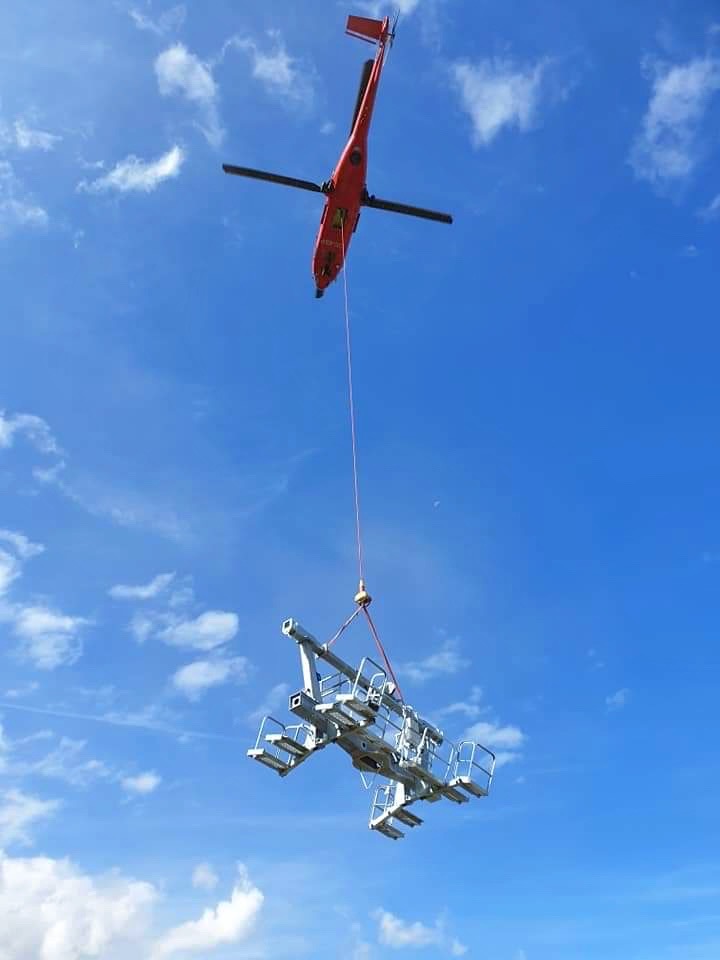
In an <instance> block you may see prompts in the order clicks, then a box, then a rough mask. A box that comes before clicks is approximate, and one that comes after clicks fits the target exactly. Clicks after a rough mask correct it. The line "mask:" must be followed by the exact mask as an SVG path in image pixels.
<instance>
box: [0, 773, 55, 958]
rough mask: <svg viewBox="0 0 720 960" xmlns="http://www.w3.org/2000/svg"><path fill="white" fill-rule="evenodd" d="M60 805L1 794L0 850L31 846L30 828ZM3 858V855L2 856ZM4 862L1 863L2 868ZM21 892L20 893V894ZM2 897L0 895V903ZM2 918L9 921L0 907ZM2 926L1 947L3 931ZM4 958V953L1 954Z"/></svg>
mask: <svg viewBox="0 0 720 960" xmlns="http://www.w3.org/2000/svg"><path fill="white" fill-rule="evenodd" d="M59 806H60V804H59V803H58V801H57V800H38V798H37V797H31V796H28V794H26V793H22V792H21V791H20V790H6V791H4V793H2V794H0V850H2V848H3V847H7V846H10V845H11V844H13V843H17V844H21V845H25V846H27V845H29V844H30V842H31V839H30V835H29V833H28V828H29V827H30V826H31V825H32V824H34V823H35V822H36V821H37V820H44V819H46V818H47V817H50V816H52V814H53V813H55V811H56V810H57V809H58V807H59ZM0 856H1V854H0ZM1 865H2V861H0V866H1ZM20 892H21V891H18V893H20ZM1 902H2V896H1V895H0V903H1ZM0 916H1V917H3V918H5V920H7V914H6V912H5V911H3V909H2V907H1V906H0ZM3 926H4V923H3V924H0V945H1V944H2V929H3ZM0 956H2V953H0Z"/></svg>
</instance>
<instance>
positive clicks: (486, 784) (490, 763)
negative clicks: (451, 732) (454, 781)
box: [453, 740, 495, 791]
mask: <svg viewBox="0 0 720 960" xmlns="http://www.w3.org/2000/svg"><path fill="white" fill-rule="evenodd" d="M494 774H495V754H494V753H493V752H492V750H488V748H487V747H484V746H483V745H482V744H481V743H475V741H474V740H463V741H462V742H461V743H459V744H458V746H457V750H456V757H455V766H454V773H453V776H455V777H469V778H470V779H471V780H473V781H474V782H475V783H477V784H479V785H480V786H481V787H483V788H484V789H485V790H486V791H488V790H489V789H490V784H491V783H492V778H493V776H494Z"/></svg>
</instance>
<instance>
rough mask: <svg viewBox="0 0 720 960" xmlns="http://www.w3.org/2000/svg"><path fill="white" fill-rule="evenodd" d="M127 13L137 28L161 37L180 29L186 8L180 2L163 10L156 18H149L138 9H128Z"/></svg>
mask: <svg viewBox="0 0 720 960" xmlns="http://www.w3.org/2000/svg"><path fill="white" fill-rule="evenodd" d="M129 14H130V17H131V18H132V21H133V23H134V24H135V26H136V27H137V28H138V30H147V31H149V32H150V33H154V34H156V36H158V37H162V36H164V35H165V34H167V33H172V32H173V31H175V30H179V29H180V27H181V26H182V25H183V23H184V22H185V17H186V15H187V10H186V9H185V5H184V4H182V3H181V4H178V6H176V7H170V8H169V9H168V10H165V11H164V12H163V13H161V14H160V16H159V17H158V18H157V19H156V20H153V19H151V18H150V17H148V16H146V15H145V14H144V13H141V12H140V11H139V10H130V11H129Z"/></svg>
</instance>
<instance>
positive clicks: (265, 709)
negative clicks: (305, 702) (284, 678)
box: [248, 683, 290, 723]
mask: <svg viewBox="0 0 720 960" xmlns="http://www.w3.org/2000/svg"><path fill="white" fill-rule="evenodd" d="M289 692H290V685H289V684H287V683H278V684H276V686H274V687H273V688H272V690H270V691H268V694H267V696H266V697H265V699H264V700H263V702H262V703H261V704H260V706H259V707H258V708H257V709H256V710H253V712H252V713H251V714H249V715H248V720H251V721H252V722H253V723H257V722H258V721H259V720H262V718H263V717H265V716H267V715H268V714H269V713H272V712H273V711H274V710H277V709H278V707H280V706H281V705H282V704H284V703H285V702H286V701H287V695H288V693H289Z"/></svg>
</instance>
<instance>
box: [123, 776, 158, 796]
mask: <svg viewBox="0 0 720 960" xmlns="http://www.w3.org/2000/svg"><path fill="white" fill-rule="evenodd" d="M161 782H162V777H160V776H158V774H157V773H155V771H154V770H148V771H147V772H146V773H140V774H138V775H137V776H135V777H123V778H122V779H121V781H120V784H121V786H122V788H123V790H125V791H126V793H132V794H136V795H141V796H146V795H147V794H148V793H153V792H154V791H155V790H157V788H158V787H159V786H160V784H161Z"/></svg>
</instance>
